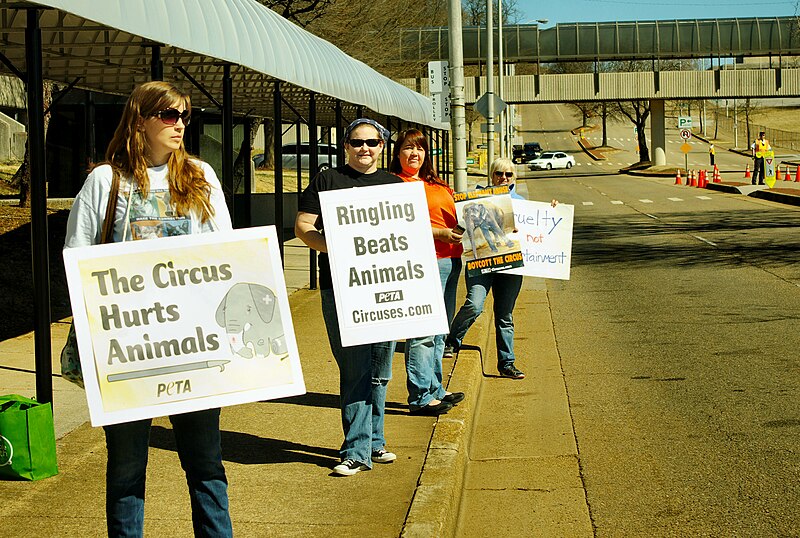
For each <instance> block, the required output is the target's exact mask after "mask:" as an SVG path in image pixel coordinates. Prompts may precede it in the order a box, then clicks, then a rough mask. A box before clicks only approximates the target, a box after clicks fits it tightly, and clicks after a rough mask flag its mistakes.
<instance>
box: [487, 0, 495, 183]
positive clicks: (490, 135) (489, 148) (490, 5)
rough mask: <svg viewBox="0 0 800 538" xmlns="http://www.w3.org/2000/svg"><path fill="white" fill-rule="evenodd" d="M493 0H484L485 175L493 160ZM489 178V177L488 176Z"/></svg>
mask: <svg viewBox="0 0 800 538" xmlns="http://www.w3.org/2000/svg"><path fill="white" fill-rule="evenodd" d="M493 8H494V0H486V96H487V97H488V101H487V109H488V112H487V114H486V115H487V116H488V118H486V177H489V167H490V166H491V165H492V161H494V9H493ZM489 180H491V178H489Z"/></svg>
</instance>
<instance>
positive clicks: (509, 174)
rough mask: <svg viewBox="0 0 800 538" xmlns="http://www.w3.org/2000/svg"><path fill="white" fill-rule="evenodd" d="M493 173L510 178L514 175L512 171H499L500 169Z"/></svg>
mask: <svg viewBox="0 0 800 538" xmlns="http://www.w3.org/2000/svg"><path fill="white" fill-rule="evenodd" d="M494 175H496V176H497V177H503V176H506V177H507V178H509V179H511V178H512V177H514V172H500V171H497V172H495V173H494Z"/></svg>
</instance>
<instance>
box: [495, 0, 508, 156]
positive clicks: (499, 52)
mask: <svg viewBox="0 0 800 538" xmlns="http://www.w3.org/2000/svg"><path fill="white" fill-rule="evenodd" d="M497 72H498V74H499V75H500V76H499V78H498V79H497V96H498V97H499V98H500V99H502V98H503V96H504V95H505V94H504V93H503V75H504V74H505V73H504V71H503V0H497ZM507 119H508V116H506V111H505V109H504V110H503V111H502V112H501V113H500V156H501V157H507V156H508V150H507V148H506V141H507V138H508V129H507V128H506V120H507Z"/></svg>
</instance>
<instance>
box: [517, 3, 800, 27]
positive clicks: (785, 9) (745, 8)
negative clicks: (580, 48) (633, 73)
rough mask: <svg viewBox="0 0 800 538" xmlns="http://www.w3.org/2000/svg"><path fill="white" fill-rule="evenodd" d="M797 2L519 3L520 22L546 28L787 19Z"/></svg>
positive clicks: (795, 11)
mask: <svg viewBox="0 0 800 538" xmlns="http://www.w3.org/2000/svg"><path fill="white" fill-rule="evenodd" d="M798 1H800V0H791V1H787V2H772V1H761V2H758V1H756V0H751V1H744V0H730V1H721V0H696V1H693V0H661V1H657V0H642V1H635V0H560V1H558V0H556V1H552V0H551V1H549V2H545V1H542V0H517V7H518V8H519V10H520V11H521V12H522V20H521V21H520V22H523V23H525V22H535V19H548V20H549V22H548V23H547V24H546V25H544V26H543V28H550V27H551V26H553V25H554V24H556V23H563V22H604V21H634V20H640V21H644V20H654V19H659V20H668V19H714V18H720V19H722V18H731V17H786V16H792V15H795V14H798Z"/></svg>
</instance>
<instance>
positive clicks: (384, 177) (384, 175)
mask: <svg viewBox="0 0 800 538" xmlns="http://www.w3.org/2000/svg"><path fill="white" fill-rule="evenodd" d="M402 182H403V180H402V179H400V178H399V177H398V176H396V175H394V174H390V173H389V172H384V171H383V170H378V171H377V172H373V173H371V174H362V173H361V172H359V171H357V170H355V169H353V168H350V166H348V165H344V166H338V167H336V168H328V169H327V170H323V171H322V172H320V173H319V174H317V176H316V177H315V178H314V179H313V180H312V181H311V184H310V185H309V186H308V187H306V190H304V191H303V194H302V195H301V196H300V204H299V205H298V210H299V211H302V212H304V213H311V214H312V215H319V218H317V222H315V223H314V226H315V227H316V228H317V230H320V231H321V232H322V233H323V234H324V233H325V231H324V227H323V225H322V208H321V206H320V203H319V193H321V192H323V191H333V190H336V189H351V188H353V187H372V186H375V185H386V184H389V183H402ZM319 287H320V289H323V290H327V289H331V288H332V287H333V282H332V281H331V266H330V263H329V261H328V255H327V254H326V253H324V252H320V254H319Z"/></svg>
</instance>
